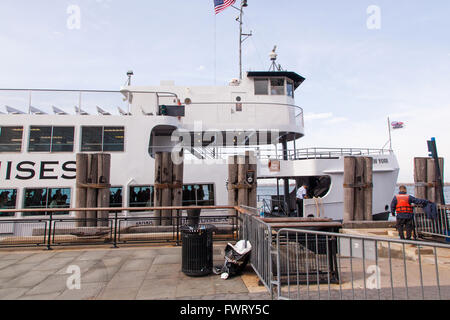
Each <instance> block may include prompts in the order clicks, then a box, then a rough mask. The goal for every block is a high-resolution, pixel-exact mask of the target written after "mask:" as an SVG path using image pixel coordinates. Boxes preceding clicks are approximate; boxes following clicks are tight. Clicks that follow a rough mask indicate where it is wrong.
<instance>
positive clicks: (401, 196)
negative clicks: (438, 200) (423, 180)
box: [391, 186, 429, 240]
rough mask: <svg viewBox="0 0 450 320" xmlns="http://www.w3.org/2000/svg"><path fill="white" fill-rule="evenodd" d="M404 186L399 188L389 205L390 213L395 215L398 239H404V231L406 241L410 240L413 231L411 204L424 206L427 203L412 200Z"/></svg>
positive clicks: (416, 199)
mask: <svg viewBox="0 0 450 320" xmlns="http://www.w3.org/2000/svg"><path fill="white" fill-rule="evenodd" d="M406 191H407V189H406V187H405V186H400V187H399V193H398V194H397V195H396V196H395V197H394V199H393V200H392V203H391V213H392V216H393V217H395V215H396V214H397V230H398V233H399V235H400V239H402V240H404V239H405V233H404V229H406V240H411V235H412V231H413V229H414V209H413V207H412V204H416V205H421V206H426V205H427V204H428V203H429V201H428V200H424V199H418V198H414V197H413V196H411V195H409V194H407V192H406Z"/></svg>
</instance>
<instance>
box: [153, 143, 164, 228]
mask: <svg viewBox="0 0 450 320" xmlns="http://www.w3.org/2000/svg"><path fill="white" fill-rule="evenodd" d="M161 163H162V153H160V152H157V153H155V191H154V194H155V195H154V197H155V198H154V203H155V207H162V197H161V195H162V189H160V188H157V186H158V185H160V184H161V183H162V166H161ZM155 217H158V218H161V210H155ZM155 225H157V226H160V225H161V220H160V219H156V220H155Z"/></svg>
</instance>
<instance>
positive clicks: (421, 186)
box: [414, 158, 427, 199]
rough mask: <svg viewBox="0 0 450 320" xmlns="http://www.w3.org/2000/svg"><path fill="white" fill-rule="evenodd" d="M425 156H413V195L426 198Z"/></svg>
mask: <svg viewBox="0 0 450 320" xmlns="http://www.w3.org/2000/svg"><path fill="white" fill-rule="evenodd" d="M426 182H427V158H414V183H415V188H414V196H415V197H417V198H419V199H426V198H427V187H426V185H425V183H426Z"/></svg>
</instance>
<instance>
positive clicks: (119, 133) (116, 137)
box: [103, 127, 125, 151]
mask: <svg viewBox="0 0 450 320" xmlns="http://www.w3.org/2000/svg"><path fill="white" fill-rule="evenodd" d="M124 139H125V128H124V127H105V128H104V132H103V151H124Z"/></svg>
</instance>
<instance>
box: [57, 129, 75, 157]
mask: <svg viewBox="0 0 450 320" xmlns="http://www.w3.org/2000/svg"><path fill="white" fill-rule="evenodd" d="M74 133H75V128H74V127H53V135H52V152H73V141H74Z"/></svg>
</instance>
